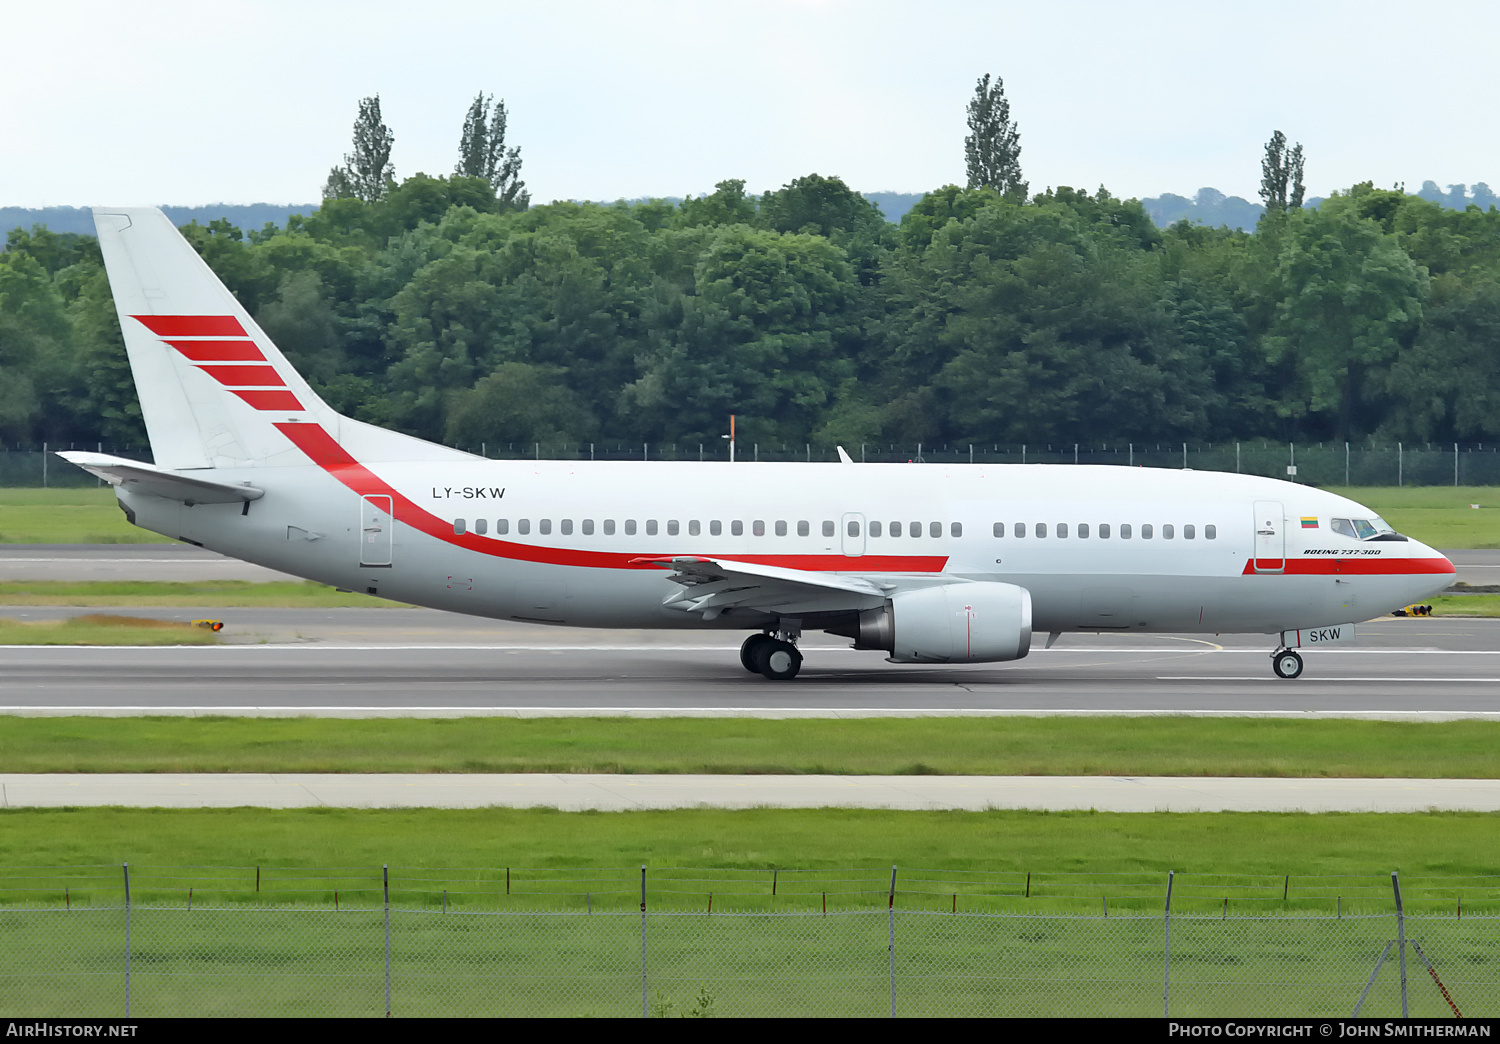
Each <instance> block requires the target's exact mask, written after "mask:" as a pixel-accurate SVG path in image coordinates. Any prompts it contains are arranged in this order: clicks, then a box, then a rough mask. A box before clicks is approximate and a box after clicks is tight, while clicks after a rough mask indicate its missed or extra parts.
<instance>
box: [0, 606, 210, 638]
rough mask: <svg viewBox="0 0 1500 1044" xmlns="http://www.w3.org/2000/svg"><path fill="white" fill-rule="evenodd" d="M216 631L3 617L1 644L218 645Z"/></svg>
mask: <svg viewBox="0 0 1500 1044" xmlns="http://www.w3.org/2000/svg"><path fill="white" fill-rule="evenodd" d="M218 640H219V639H218V636H217V635H215V634H214V633H213V632H212V631H209V630H205V629H203V628H199V627H194V626H193V625H192V624H186V623H179V622H178V621H176V620H150V619H147V618H145V617H141V616H115V615H111V614H106V613H89V614H88V615H86V616H73V617H69V618H68V619H66V620H35V621H33V620H11V619H6V618H0V645H215V644H217V643H218Z"/></svg>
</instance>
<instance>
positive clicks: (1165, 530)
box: [1161, 522, 1175, 540]
mask: <svg viewBox="0 0 1500 1044" xmlns="http://www.w3.org/2000/svg"><path fill="white" fill-rule="evenodd" d="M1174 532H1175V531H1174V530H1173V529H1172V523H1170V522H1167V523H1165V524H1164V525H1163V526H1162V527H1161V538H1162V539H1163V540H1171V539H1172V537H1173V535H1174Z"/></svg>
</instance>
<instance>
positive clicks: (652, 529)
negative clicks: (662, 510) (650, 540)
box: [646, 518, 656, 536]
mask: <svg viewBox="0 0 1500 1044" xmlns="http://www.w3.org/2000/svg"><path fill="white" fill-rule="evenodd" d="M646 535H647V536H655V535H656V519H654V518H648V519H646Z"/></svg>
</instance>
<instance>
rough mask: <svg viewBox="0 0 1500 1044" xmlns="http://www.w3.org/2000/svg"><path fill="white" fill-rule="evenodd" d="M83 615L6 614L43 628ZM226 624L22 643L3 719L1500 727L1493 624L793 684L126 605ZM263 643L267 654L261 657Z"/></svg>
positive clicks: (671, 637) (509, 632) (877, 660)
mask: <svg viewBox="0 0 1500 1044" xmlns="http://www.w3.org/2000/svg"><path fill="white" fill-rule="evenodd" d="M83 611H86V610H79V609H63V608H36V607H17V608H10V609H7V608H4V607H0V616H15V617H20V618H31V619H37V618H43V617H51V616H58V615H67V614H74V613H78V612H83ZM131 612H132V613H134V614H138V615H143V616H148V615H149V616H160V617H169V618H175V619H192V618H194V617H196V616H203V615H213V616H217V617H219V618H221V619H223V620H224V621H225V630H224V632H223V636H224V637H225V638H227V639H229V640H231V641H234V642H240V643H248V644H231V645H221V646H211V647H167V648H134V647H132V648H109V647H90V648H73V647H61V648H59V647H42V646H26V647H21V646H17V647H11V648H6V649H4V650H3V651H0V712H3V713H12V714H14V713H28V714H77V713H94V714H99V713H106V714H107V713H127V714H129V713H179V714H201V713H219V714H223V713H234V714H247V713H249V714H322V715H382V716H386V715H390V714H413V715H434V714H437V715H456V714H516V715H539V714H622V713H623V714H711V715H756V716H777V717H789V716H805V715H828V714H832V715H869V714H953V713H960V714H963V713H969V714H997V713H998V714H1006V713H1010V714H1018V713H1021V714H1036V713H1042V714H1048V713H1051V714H1057V713H1090V714H1097V713H1158V714H1160V713H1178V714H1181V713H1207V714H1272V715H1287V716H1313V715H1319V714H1324V715H1326V714H1339V715H1361V716H1378V717H1391V718H1411V717H1416V718H1426V719H1438V718H1447V717H1464V716H1476V717H1490V716H1494V717H1500V620H1485V619H1430V618H1416V619H1396V618H1385V619H1383V620H1380V621H1376V622H1372V623H1369V624H1361V625H1360V626H1359V628H1358V632H1357V637H1356V638H1355V639H1354V640H1353V641H1352V642H1348V643H1344V644H1341V645H1337V646H1334V647H1331V648H1323V649H1318V650H1313V651H1307V652H1306V661H1307V670H1306V672H1305V673H1304V674H1303V676H1302V677H1301V678H1299V679H1297V680H1295V681H1283V680H1281V679H1278V678H1276V677H1274V676H1273V675H1272V673H1271V670H1270V659H1269V655H1268V654H1269V651H1270V645H1271V642H1270V639H1269V638H1267V637H1265V636H1257V635H1226V636H1223V637H1221V638H1212V637H1209V638H1205V637H1201V636H1173V635H1092V634H1087V635H1065V636H1064V637H1063V638H1061V639H1060V640H1059V641H1058V643H1057V644H1056V645H1055V646H1054V647H1053V648H1052V649H1042V648H1041V645H1042V640H1041V638H1040V637H1038V639H1037V640H1036V642H1035V643H1034V646H1033V652H1032V654H1031V655H1030V656H1029V657H1027V658H1026V659H1024V660H1021V661H1018V662H1016V663H1010V664H994V665H975V666H963V667H941V668H939V667H925V666H909V665H894V664H888V663H885V662H884V661H883V660H882V659H881V657H880V654H879V653H870V652H856V651H854V650H852V649H849V648H848V643H847V641H846V640H844V639H839V638H833V637H830V636H826V635H821V634H818V635H808V636H807V638H806V639H805V641H804V644H803V648H804V651H805V654H806V657H807V658H806V662H805V664H804V666H803V670H802V673H801V675H800V676H799V677H798V678H797V679H796V680H795V681H793V682H790V683H775V682H769V681H767V680H766V679H764V678H761V677H760V676H759V675H753V674H750V673H748V672H746V671H745V670H744V669H743V668H741V667H740V665H739V657H738V644H739V637H738V635H736V634H734V633H732V632H708V633H704V632H667V631H584V630H576V629H568V628H554V627H545V626H539V625H530V624H520V623H512V622H505V621H491V620H479V619H475V618H472V617H463V616H456V615H453V614H449V613H440V612H435V611H432V610H425V609H394V608H393V609H335V610H312V609H222V610H214V609H212V608H210V607H205V608H202V609H132V610H131ZM262 643H263V644H262Z"/></svg>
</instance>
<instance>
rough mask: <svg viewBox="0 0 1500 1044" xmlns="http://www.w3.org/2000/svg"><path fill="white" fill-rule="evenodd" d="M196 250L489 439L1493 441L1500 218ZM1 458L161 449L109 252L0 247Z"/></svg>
mask: <svg viewBox="0 0 1500 1044" xmlns="http://www.w3.org/2000/svg"><path fill="white" fill-rule="evenodd" d="M184 231H185V233H186V235H187V236H188V238H189V240H190V241H191V242H192V243H193V245H194V246H195V247H196V248H197V249H198V250H199V251H200V252H201V253H202V254H203V256H204V257H205V258H206V259H207V260H208V262H209V264H210V265H212V266H213V268H214V269H215V270H216V271H217V272H218V273H219V274H220V275H221V277H222V278H223V279H224V281H225V283H226V284H227V285H228V286H229V287H230V288H231V289H232V290H233V291H234V292H235V294H237V295H238V297H239V299H240V300H241V302H242V303H243V304H244V306H245V307H246V309H247V310H248V311H249V312H250V313H251V314H252V315H253V316H254V317H255V318H256V320H257V321H258V322H259V323H260V324H261V326H262V327H264V328H265V330H266V331H267V332H268V333H269V334H270V335H271V336H272V337H273V338H274V339H275V340H276V342H277V343H278V344H279V345H280V346H281V347H282V349H283V350H284V351H285V352H286V353H287V355H288V356H289V357H290V358H291V359H292V361H293V362H294V363H295V364H296V365H297V366H298V367H299V368H301V369H302V370H303V372H304V373H305V374H306V375H307V376H308V378H309V380H310V381H311V382H312V383H313V385H314V386H315V387H316V388H318V389H319V390H320V392H321V393H322V394H323V395H324V397H325V398H326V399H327V400H328V401H329V402H330V403H331V404H332V405H333V406H334V407H336V408H338V409H340V410H343V411H346V412H349V413H352V414H353V415H355V416H358V417H360V418H363V419H366V420H370V421H373V422H376V423H379V424H385V425H391V426H394V427H397V428H399V429H401V430H404V431H407V432H411V433H413V434H416V435H419V436H422V437H425V438H430V439H438V440H445V441H449V442H456V443H459V444H462V445H466V446H476V445H477V444H478V443H480V442H489V443H490V444H492V445H493V444H497V443H506V442H524V441H528V440H533V439H540V440H544V441H551V442H556V441H587V440H589V439H591V438H596V437H604V436H608V437H610V438H614V439H620V440H637V441H650V442H667V441H670V442H683V443H692V442H696V441H700V440H702V441H707V440H710V439H716V438H717V436H718V434H719V433H720V432H722V431H723V430H724V429H725V426H726V423H727V417H728V414H730V413H735V414H737V415H738V416H739V418H740V432H741V437H742V438H744V439H746V440H747V441H748V440H758V441H761V442H767V443H770V442H777V441H781V442H788V443H801V442H804V441H808V440H811V441H814V442H821V443H825V444H826V443H829V442H833V441H835V440H837V441H843V442H849V443H858V442H864V441H869V442H879V441H886V440H889V441H902V442H908V443H909V442H914V441H918V440H921V441H925V442H928V443H938V442H958V443H963V442H971V441H972V442H980V443H983V442H1012V441H1013V442H1020V441H1030V442H1033V443H1041V442H1047V441H1049V440H1050V441H1057V442H1074V441H1083V442H1085V443H1087V442H1095V441H1110V440H1116V439H1118V440H1124V439H1136V440H1140V441H1144V440H1150V439H1161V440H1177V439H1191V440H1205V439H1206V440H1217V439H1226V438H1252V437H1258V436H1264V437H1273V438H1290V439H1297V440H1299V441H1303V440H1311V441H1316V440H1319V439H1330V438H1331V439H1360V438H1364V437H1367V436H1372V435H1374V436H1379V437H1382V438H1390V439H1398V438H1405V439H1408V440H1418V439H1431V440H1447V441H1451V440H1464V441H1470V440H1480V441H1483V440H1489V439H1494V438H1496V437H1497V436H1500V409H1497V406H1500V353H1497V351H1496V344H1497V335H1500V211H1497V210H1494V209H1491V210H1487V211H1481V210H1480V209H1478V208H1477V207H1474V206H1470V207H1468V208H1467V209H1465V210H1462V211H1455V210H1451V209H1444V208H1443V207H1442V206H1440V205H1438V204H1437V203H1433V202H1430V201H1427V200H1424V199H1421V198H1419V197H1416V196H1410V195H1406V194H1404V193H1402V192H1399V191H1387V190H1378V189H1375V188H1373V187H1372V186H1370V185H1368V184H1365V185H1358V186H1355V187H1354V188H1353V189H1351V190H1349V191H1348V192H1345V193H1337V194H1335V195H1334V196H1333V197H1332V198H1330V199H1327V200H1325V201H1324V202H1323V203H1322V205H1321V206H1320V207H1319V208H1317V209H1315V210H1314V209H1305V210H1299V209H1294V208H1290V207H1289V208H1288V209H1287V210H1286V211H1285V212H1277V213H1271V214H1268V215H1267V216H1266V217H1265V218H1263V219H1262V221H1261V223H1260V225H1259V226H1258V228H1257V230H1256V232H1255V233H1254V234H1247V233H1243V232H1236V231H1231V230H1228V229H1208V228H1203V227H1198V226H1191V225H1188V224H1185V223H1184V224H1179V225H1176V226H1173V227H1172V228H1169V229H1166V230H1158V229H1157V228H1156V227H1155V226H1154V225H1153V224H1152V222H1151V221H1150V219H1149V218H1148V216H1147V214H1146V212H1145V211H1144V210H1143V209H1142V207H1141V205H1140V204H1139V203H1137V202H1136V201H1134V200H1130V201H1125V200H1120V199H1116V198H1115V197H1113V196H1112V195H1110V194H1109V193H1108V192H1106V191H1104V190H1103V189H1100V190H1099V191H1098V192H1097V193H1093V194H1090V193H1087V192H1082V191H1077V190H1073V189H1069V188H1058V189H1056V190H1049V191H1048V192H1046V193H1043V194H1041V195H1037V196H1034V197H1032V198H1031V199H1029V200H1025V201H1021V200H1018V199H1014V198H1007V197H1005V196H1003V195H1001V194H1000V193H997V192H995V191H993V190H990V189H962V188H958V187H955V186H948V187H946V188H943V189H939V190H937V191H935V192H932V193H929V194H928V195H927V196H925V197H924V198H923V199H922V200H921V202H920V203H919V204H917V205H916V206H915V207H914V208H913V209H912V210H911V211H910V212H909V213H907V214H906V215H905V217H904V218H903V220H902V222H901V224H900V226H899V227H897V226H893V225H891V224H889V223H887V222H885V221H883V220H882V219H881V215H880V213H879V211H878V209H876V208H875V207H874V206H873V205H872V204H870V203H869V202H868V201H866V200H865V199H864V198H863V197H861V196H860V195H859V194H858V193H855V192H853V191H851V190H850V189H849V188H848V187H847V186H845V185H844V183H843V182H842V181H840V180H838V179H837V178H828V177H821V176H819V175H815V174H814V175H809V176H807V177H804V178H799V179H797V180H795V181H793V182H791V183H790V184H788V185H786V186H785V187H783V188H781V189H778V190H774V191H770V192H767V193H765V194H763V195H761V196H759V197H755V196H752V195H748V194H746V192H745V186H744V183H743V182H739V181H725V182H722V183H720V185H719V186H718V189H717V191H715V192H714V193H712V194H710V195H707V196H703V197H698V198H691V199H687V200H684V201H682V202H681V203H672V202H668V201H648V202H638V203H617V204H613V205H600V204H577V203H553V204H550V205H547V206H540V207H533V208H530V209H524V208H519V207H516V206H514V205H507V204H505V203H504V202H502V201H501V200H498V199H497V198H496V194H495V190H494V187H493V185H492V184H491V183H490V181H489V180H487V179H486V178H484V177H465V176H461V175H453V176H451V177H446V178H436V177H430V176H427V175H422V174H419V175H416V176H414V177H411V178H408V179H407V180H405V181H403V182H401V183H400V184H395V185H392V186H391V188H390V190H389V192H388V193H387V194H386V195H385V196H384V198H382V199H381V200H379V201H378V202H374V203H371V202H366V201H364V200H361V199H358V198H336V199H329V200H327V201H326V202H325V203H324V205H323V206H322V207H321V208H320V209H318V210H317V211H316V212H315V213H312V214H311V215H309V216H307V217H294V218H293V219H291V220H290V221H289V222H288V223H287V226H286V227H285V228H276V227H273V226H267V227H266V228H265V229H262V230H260V231H253V232H251V233H250V234H249V235H248V236H246V235H244V234H242V233H241V231H240V230H239V229H237V228H234V227H233V226H231V225H229V224H228V223H227V222H224V221H216V222H213V223H211V224H209V225H207V226H201V225H189V226H187V227H186V228H185V229H184ZM0 438H4V439H6V440H8V441H11V442H33V443H34V442H40V441H41V440H43V439H47V440H49V441H52V442H54V443H58V442H69V441H73V442H79V443H89V442H93V441H94V440H98V439H103V440H106V441H110V442H116V443H128V444H140V442H141V434H140V421H139V415H138V408H137V406H136V403H135V396H134V392H133V389H132V386H131V383H130V380H129V374H128V368H127V366H126V362H125V356H124V352H123V349H122V347H121V344H120V333H119V328H118V323H117V321H116V318H115V315H114V310H113V307H112V305H111V303H110V297H109V292H108V284H107V281H106V280H105V278H104V273H103V271H102V268H101V265H100V261H99V254H98V248H97V245H96V243H95V242H94V241H93V240H92V239H91V238H90V237H85V236H78V235H57V234H53V233H50V232H47V231H46V230H44V229H33V230H32V231H31V232H29V233H28V232H25V231H22V230H16V231H14V232H12V234H11V235H10V236H9V239H8V242H7V249H6V251H5V252H4V253H3V254H0Z"/></svg>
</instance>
